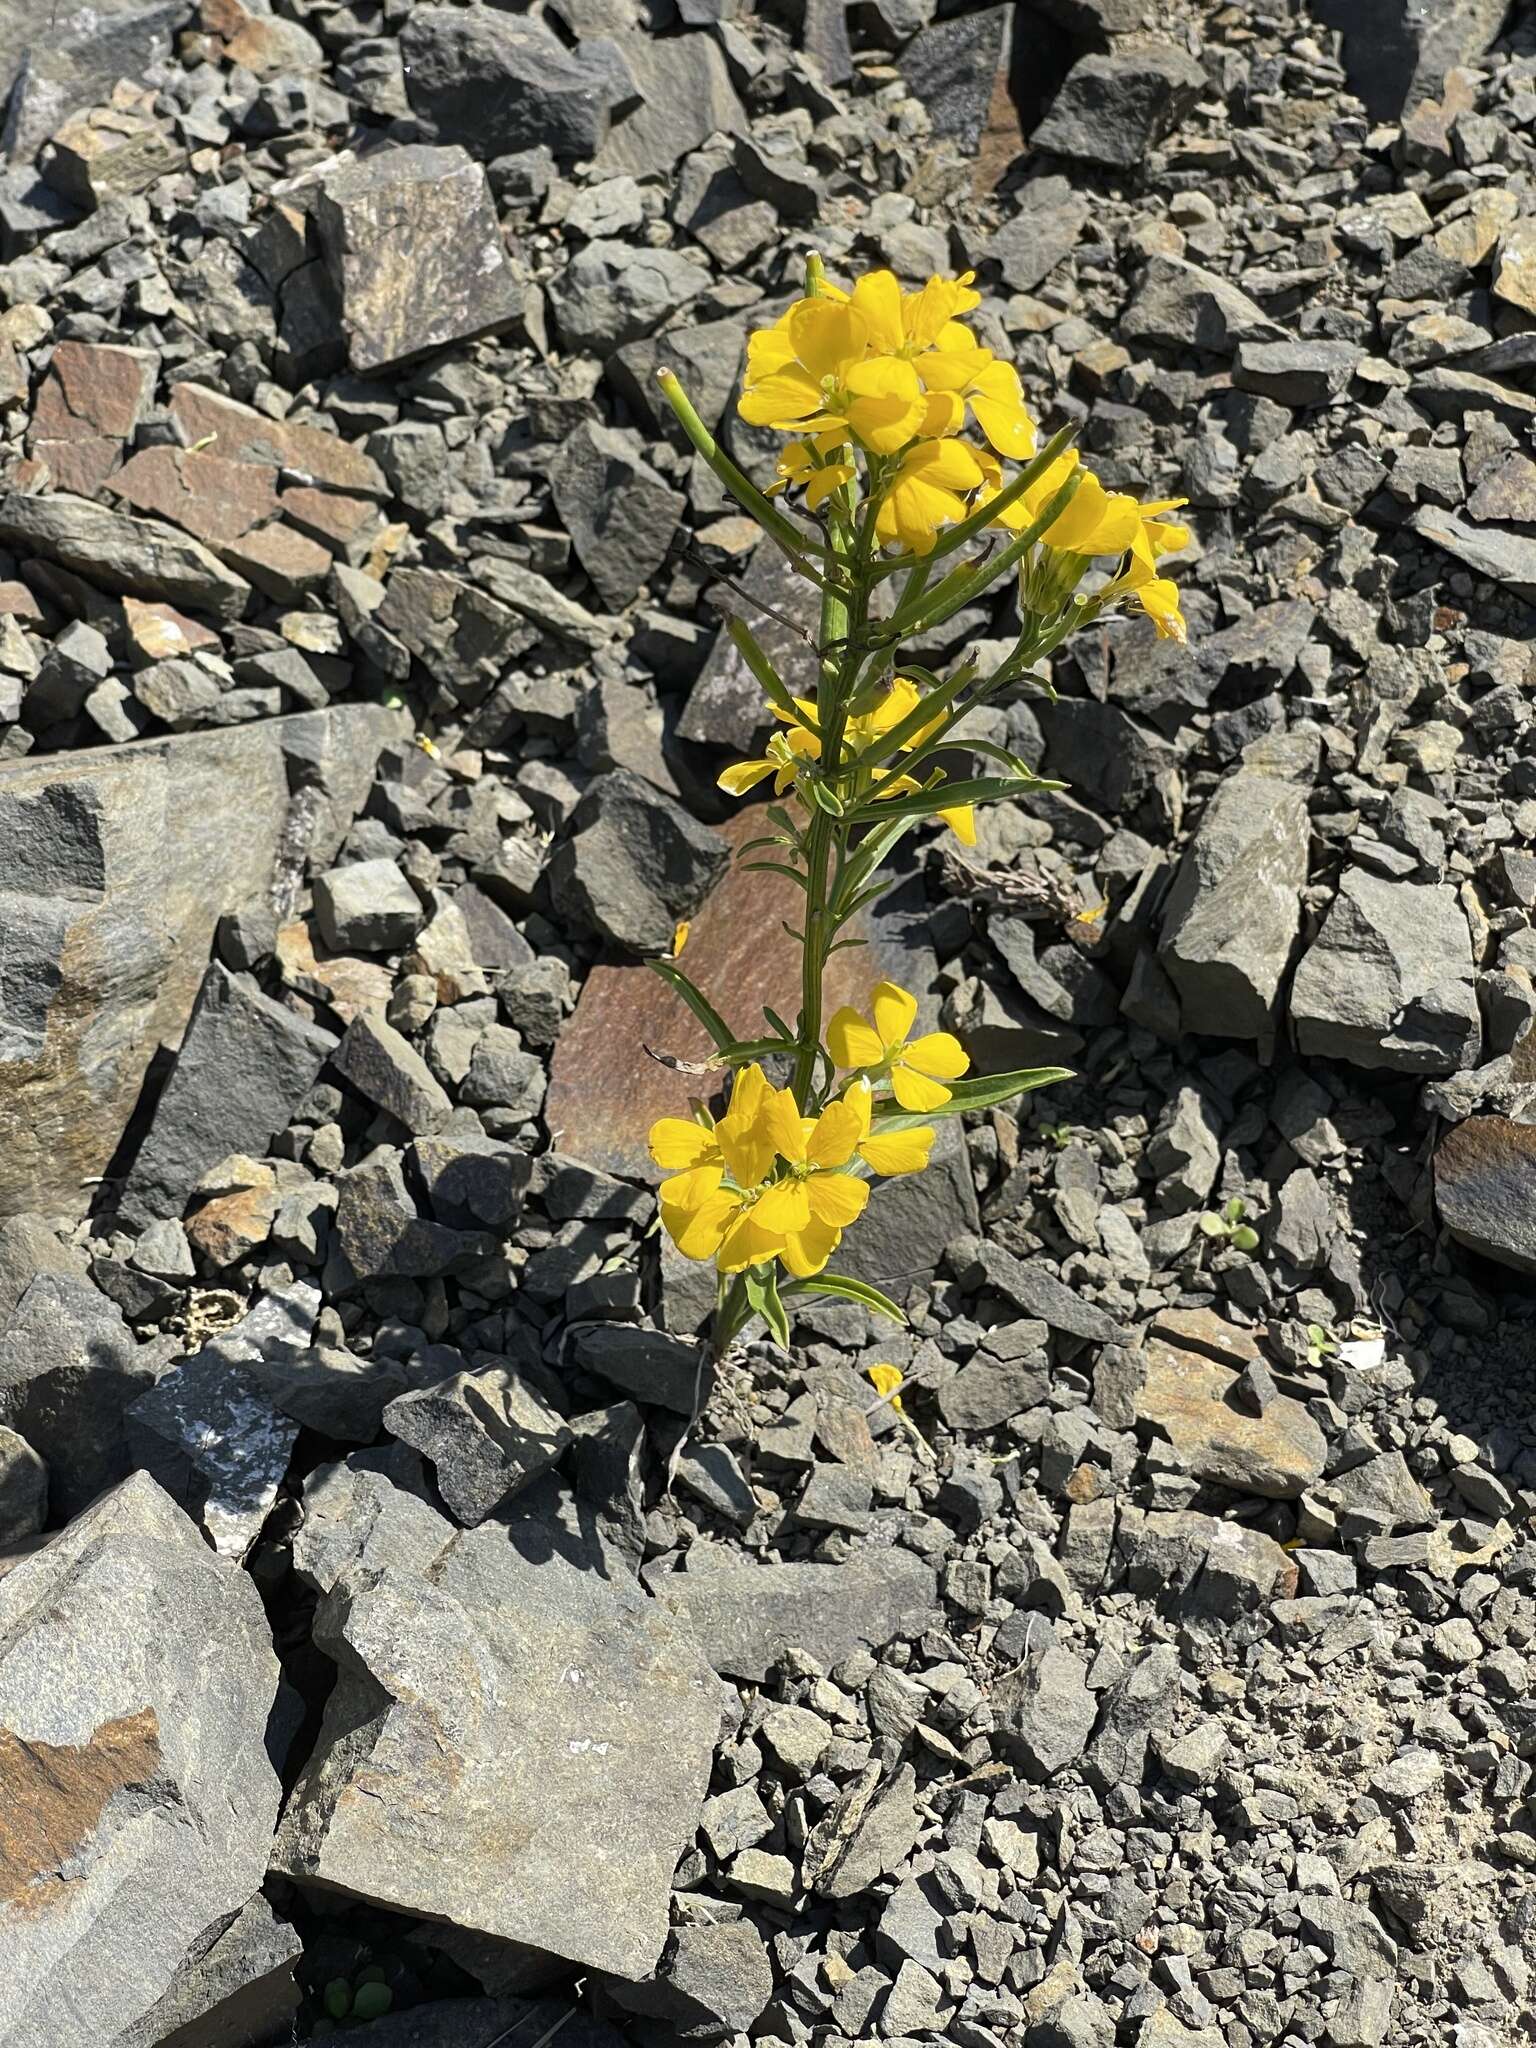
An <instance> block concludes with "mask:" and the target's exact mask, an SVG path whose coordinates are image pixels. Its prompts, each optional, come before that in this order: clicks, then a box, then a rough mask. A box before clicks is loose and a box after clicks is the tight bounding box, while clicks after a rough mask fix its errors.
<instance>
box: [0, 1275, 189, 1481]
mask: <svg viewBox="0 0 1536 2048" xmlns="http://www.w3.org/2000/svg"><path fill="white" fill-rule="evenodd" d="M155 1371H156V1364H155V1355H154V1354H153V1353H152V1352H151V1351H150V1350H149V1349H148V1348H147V1347H141V1346H140V1345H139V1344H138V1342H137V1341H136V1340H135V1338H134V1336H133V1333H132V1331H131V1330H130V1329H129V1328H128V1325H127V1324H126V1323H125V1322H124V1321H123V1317H122V1313H121V1311H120V1310H119V1309H118V1308H117V1306H116V1304H115V1303H113V1302H111V1301H109V1300H108V1299H107V1297H106V1296H105V1295H104V1294H101V1293H99V1292H98V1291H97V1289H96V1288H95V1287H93V1286H92V1285H91V1284H90V1282H89V1281H86V1280H76V1279H72V1278H69V1277H68V1276H66V1275H62V1274H57V1273H41V1274H39V1275H38V1277H37V1279H36V1280H34V1281H33V1283H32V1285H31V1286H30V1287H29V1288H28V1289H27V1291H26V1293H25V1294H24V1295H23V1296H22V1297H21V1300H20V1301H19V1302H18V1303H17V1305H16V1307H15V1308H14V1309H13V1310H12V1312H11V1314H10V1316H9V1317H8V1318H7V1319H6V1321H5V1323H4V1326H3V1328H0V1423H3V1424H5V1426H6V1427H7V1428H9V1429H13V1430H15V1432H16V1433H17V1435H18V1436H21V1437H24V1438H25V1439H26V1441H27V1442H28V1443H29V1444H30V1445H31V1447H32V1449H33V1450H34V1451H36V1452H37V1453H38V1455H39V1456H40V1457H42V1458H43V1459H44V1460H45V1462H46V1463H47V1465H48V1468H49V1480H48V1493H49V1503H50V1508H51V1512H52V1513H53V1515H54V1516H55V1517H64V1516H69V1515H74V1514H78V1513H79V1512H80V1510H81V1509H82V1508H84V1507H86V1506H87V1505H88V1504H89V1503H90V1502H91V1501H93V1500H94V1499H95V1498H96V1496H97V1495H98V1494H99V1493H100V1492H102V1490H103V1489H104V1488H105V1487H108V1486H111V1485H113V1484H115V1482H116V1481H117V1480H119V1479H121V1478H123V1477H124V1476H125V1475H126V1473H127V1471H128V1451H127V1445H126V1438H125V1435H124V1422H123V1411H124V1410H125V1409H126V1408H127V1407H128V1405H129V1403H130V1402H132V1401H134V1400H136V1399H138V1397H139V1396H140V1395H141V1394H143V1393H145V1392H146V1391H147V1390H148V1389H149V1388H150V1387H151V1386H152V1385H153V1383H154V1377H155Z"/></svg>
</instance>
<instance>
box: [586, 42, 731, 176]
mask: <svg viewBox="0 0 1536 2048" xmlns="http://www.w3.org/2000/svg"><path fill="white" fill-rule="evenodd" d="M604 40H605V41H606V42H607V43H609V44H610V45H612V46H616V48H617V50H618V53H619V56H620V58H621V60H622V62H623V64H624V67H625V69H626V71H627V72H628V73H629V76H630V78H631V79H632V80H633V81H634V85H635V89H636V91H637V93H638V94H639V103H638V105H634V106H631V107H630V108H629V109H628V111H626V112H622V113H620V114H618V116H617V118H616V119H615V120H614V122H613V125H612V127H611V128H610V129H609V131H608V139H607V141H606V142H605V143H604V144H603V145H602V147H601V148H600V149H599V150H598V152H597V161H596V163H595V165H594V167H593V168H594V170H595V172H596V174H597V175H598V176H599V177H603V178H611V177H616V176H618V175H620V174H622V173H626V172H627V173H628V174H629V175H630V176H631V177H636V178H651V177H655V176H657V175H658V174H659V173H661V172H664V171H669V170H670V169H671V168H672V166H673V165H674V164H675V163H678V162H679V161H680V160H681V159H682V158H683V157H685V156H688V155H690V154H691V153H692V151H694V150H696V149H698V148H699V147H701V145H702V144H704V143H705V142H707V141H708V140H709V138H710V136H711V135H737V134H740V133H742V132H743V131H744V130H745V128H746V126H747V115H746V109H745V108H744V107H743V106H742V104H741V101H740V100H739V99H738V98H737V96H736V90H735V88H734V86H733V85H732V84H731V75H730V72H729V70H728V69H727V66H726V62H725V58H724V56H723V55H722V54H721V51H720V47H719V45H718V44H717V43H716V41H715V39H714V37H713V36H710V35H691V36H690V35H685V36H675V35H674V36H666V37H664V38H653V37H651V36H649V35H645V34H636V33H633V32H620V33H618V34H610V35H608V36H605V38H604Z"/></svg>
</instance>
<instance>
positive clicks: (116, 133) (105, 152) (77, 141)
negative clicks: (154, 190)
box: [43, 103, 187, 213]
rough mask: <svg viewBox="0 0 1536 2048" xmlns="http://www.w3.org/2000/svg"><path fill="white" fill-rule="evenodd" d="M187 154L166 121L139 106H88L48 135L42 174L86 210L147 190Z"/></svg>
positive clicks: (185, 157) (183, 160)
mask: <svg viewBox="0 0 1536 2048" xmlns="http://www.w3.org/2000/svg"><path fill="white" fill-rule="evenodd" d="M186 159H187V151H186V148H185V147H184V146H183V145H182V144H180V143H178V142H177V141H176V139H175V137H174V136H173V135H172V133H171V131H170V129H169V127H168V126H162V124H161V123H160V122H159V121H157V120H155V119H154V117H153V116H152V115H150V114H148V113H146V112H142V111H141V110H140V109H139V108H137V107H129V106H119V105H117V104H115V103H114V104H113V105H110V106H102V107H92V108H90V109H89V110H88V111H87V112H86V113H83V114H76V115H75V116H74V117H73V118H72V119H70V120H68V121H66V122H65V123H64V124H63V126H62V127H61V128H57V129H55V130H54V133H53V135H52V136H51V137H50V138H49V149H48V153H47V155H46V157H45V159H44V162H43V175H44V177H45V178H46V179H47V180H48V183H49V184H50V185H51V186H52V187H53V189H54V191H55V192H59V193H62V194H63V196H64V198H66V199H67V200H69V202H70V203H71V205H73V206H78V207H79V208H80V209H81V211H82V212H84V213H94V212H95V210H96V208H97V207H98V206H101V205H102V204H103V203H104V202H105V201H107V200H109V199H112V198H114V197H118V196H124V195H127V194H130V193H135V192H146V191H148V189H149V187H150V186H151V185H153V184H154V182H155V180H156V179H157V178H163V177H164V176H165V175H166V173H167V172H169V171H174V170H176V169H177V168H178V167H179V166H180V165H181V164H183V163H185V162H186Z"/></svg>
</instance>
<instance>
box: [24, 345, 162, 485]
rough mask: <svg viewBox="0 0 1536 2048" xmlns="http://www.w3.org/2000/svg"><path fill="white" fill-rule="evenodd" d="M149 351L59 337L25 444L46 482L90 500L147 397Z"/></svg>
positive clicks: (153, 371) (154, 366) (151, 377)
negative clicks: (42, 469)
mask: <svg viewBox="0 0 1536 2048" xmlns="http://www.w3.org/2000/svg"><path fill="white" fill-rule="evenodd" d="M159 367H160V366H159V363H158V362H157V360H156V358H155V354H154V351H153V350H151V349H143V348H117V347H113V346H110V345H107V344H104V343H101V342H85V341H61V342H60V343H59V345H58V347H57V348H56V349H55V350H54V352H53V355H52V357H51V359H50V361H49V364H48V374H47V376H46V377H45V378H44V379H43V382H42V384H41V386H40V388H39V390H38V394H37V404H36V406H35V408H34V409H33V413H32V430H31V434H30V436H29V443H28V445H29V447H30V450H31V452H32V454H33V455H34V456H37V457H39V458H40V459H41V460H42V461H44V462H46V463H47V465H48V469H49V474H50V475H51V477H52V479H53V487H54V489H55V490H58V491H70V492H74V493H76V494H78V495H79V496H80V497H84V498H92V497H94V496H95V495H96V493H97V492H98V491H99V490H100V489H101V486H102V484H103V483H104V482H105V481H106V479H107V477H108V476H109V475H110V474H111V472H112V471H113V470H115V469H116V468H117V466H118V464H119V463H120V462H121V460H122V455H123V447H124V444H125V442H127V441H128V440H129V438H130V437H131V436H132V434H133V432H134V429H135V428H136V427H137V426H138V424H139V422H140V421H141V420H142V419H143V417H144V415H145V413H146V412H147V411H148V409H149V406H150V403H151V401H152V400H153V398H154V395H155V379H156V376H157V375H158V373H159Z"/></svg>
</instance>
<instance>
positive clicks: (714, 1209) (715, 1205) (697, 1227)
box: [661, 1190, 741, 1259]
mask: <svg viewBox="0 0 1536 2048" xmlns="http://www.w3.org/2000/svg"><path fill="white" fill-rule="evenodd" d="M740 1208H741V1197H740V1195H733V1194H731V1193H729V1192H728V1191H727V1190H722V1191H721V1192H720V1193H719V1194H718V1195H714V1196H712V1197H711V1198H710V1200H709V1201H707V1202H705V1203H704V1204H703V1205H702V1206H701V1207H700V1208H697V1209H674V1208H672V1207H670V1206H667V1207H664V1208H663V1209H662V1212H661V1221H662V1226H663V1228H664V1229H665V1230H666V1233H667V1235H668V1237H670V1238H671V1240H672V1242H673V1243H674V1244H675V1245H676V1246H677V1248H678V1250H679V1251H680V1252H681V1253H682V1255H683V1257H684V1258H685V1259H712V1258H713V1257H714V1256H715V1254H716V1252H717V1251H719V1249H720V1246H721V1243H722V1241H723V1240H724V1238H725V1235H726V1232H727V1230H729V1228H730V1227H731V1224H732V1221H733V1219H734V1218H735V1217H736V1215H737V1213H738V1211H739V1210H740Z"/></svg>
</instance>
